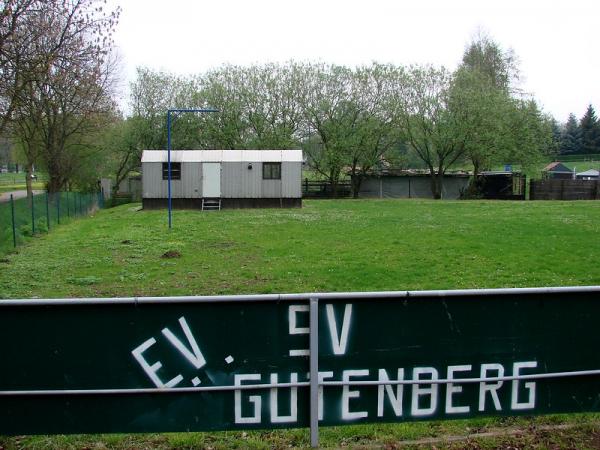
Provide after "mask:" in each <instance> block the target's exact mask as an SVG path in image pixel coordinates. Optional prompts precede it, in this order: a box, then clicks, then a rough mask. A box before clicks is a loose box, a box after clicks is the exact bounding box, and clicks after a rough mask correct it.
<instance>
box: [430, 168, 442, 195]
mask: <svg viewBox="0 0 600 450" xmlns="http://www.w3.org/2000/svg"><path fill="white" fill-rule="evenodd" d="M443 178H444V174H441V175H440V173H439V172H438V173H435V172H434V171H433V170H431V177H430V179H429V180H430V182H431V194H432V195H433V198H434V199H435V200H440V199H441V198H442V183H443Z"/></svg>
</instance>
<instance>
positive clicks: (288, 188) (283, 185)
mask: <svg viewBox="0 0 600 450" xmlns="http://www.w3.org/2000/svg"><path fill="white" fill-rule="evenodd" d="M171 199H172V205H173V207H174V208H200V209H221V208H284V207H301V206H302V150H172V151H171ZM167 203H168V163H167V151H166V150H144V152H143V154H142V204H143V207H144V208H164V207H166V206H167Z"/></svg>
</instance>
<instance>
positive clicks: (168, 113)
mask: <svg viewBox="0 0 600 450" xmlns="http://www.w3.org/2000/svg"><path fill="white" fill-rule="evenodd" d="M167 171H168V172H169V181H168V185H169V229H171V228H173V224H172V218H171V214H172V212H171V110H169V111H167Z"/></svg>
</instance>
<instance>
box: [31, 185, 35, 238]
mask: <svg viewBox="0 0 600 450" xmlns="http://www.w3.org/2000/svg"><path fill="white" fill-rule="evenodd" d="M31 234H32V235H34V234H35V200H34V198H33V193H32V194H31Z"/></svg>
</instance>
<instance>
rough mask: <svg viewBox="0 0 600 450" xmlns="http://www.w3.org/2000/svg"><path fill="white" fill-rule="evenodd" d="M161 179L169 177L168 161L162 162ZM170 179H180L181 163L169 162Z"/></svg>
mask: <svg viewBox="0 0 600 450" xmlns="http://www.w3.org/2000/svg"><path fill="white" fill-rule="evenodd" d="M162 179H163V180H168V179H169V163H162ZM171 180H181V163H180V162H172V163H171Z"/></svg>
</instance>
